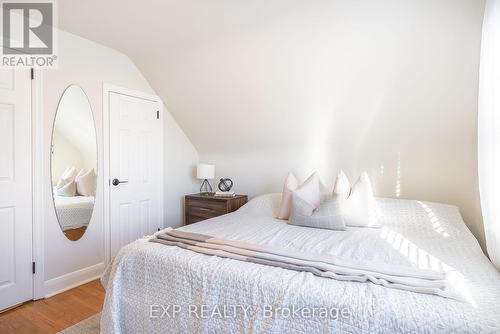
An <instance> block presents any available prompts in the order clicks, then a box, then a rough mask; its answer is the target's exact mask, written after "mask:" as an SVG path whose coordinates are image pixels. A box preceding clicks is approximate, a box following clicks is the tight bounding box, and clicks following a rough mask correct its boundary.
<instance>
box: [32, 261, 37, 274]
mask: <svg viewBox="0 0 500 334" xmlns="http://www.w3.org/2000/svg"><path fill="white" fill-rule="evenodd" d="M32 265H33V274H35V273H36V263H35V262H33V263H32Z"/></svg>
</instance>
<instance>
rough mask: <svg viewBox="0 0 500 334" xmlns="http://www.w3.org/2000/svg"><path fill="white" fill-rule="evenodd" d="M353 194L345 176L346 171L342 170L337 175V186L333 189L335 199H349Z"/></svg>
mask: <svg viewBox="0 0 500 334" xmlns="http://www.w3.org/2000/svg"><path fill="white" fill-rule="evenodd" d="M350 193H351V183H350V182H349V179H348V178H347V176H346V175H345V173H344V171H343V170H341V171H340V173H339V174H338V175H337V179H336V180H335V186H334V187H333V197H336V196H340V197H343V198H348V197H349V194H350Z"/></svg>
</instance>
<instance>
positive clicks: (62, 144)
mask: <svg viewBox="0 0 500 334" xmlns="http://www.w3.org/2000/svg"><path fill="white" fill-rule="evenodd" d="M52 146H53V147H54V153H53V154H52V165H51V169H52V184H53V185H55V184H57V181H58V180H59V178H60V177H61V175H62V173H64V171H65V170H66V168H71V167H75V168H76V169H77V170H78V171H80V170H81V169H83V168H86V160H85V158H84V157H83V154H82V152H81V151H80V150H79V149H78V148H77V147H76V146H75V145H73V143H72V142H71V141H70V140H69V139H68V138H66V137H65V136H64V135H63V134H62V133H60V132H59V131H57V130H56V131H54V138H53V142H52ZM93 160H94V161H96V157H95V156H94V159H93ZM96 167H97V164H94V165H93V168H96ZM96 169H97V168H96Z"/></svg>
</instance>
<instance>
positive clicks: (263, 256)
mask: <svg viewBox="0 0 500 334" xmlns="http://www.w3.org/2000/svg"><path fill="white" fill-rule="evenodd" d="M150 241H151V242H155V243H160V244H163V245H168V246H177V247H180V248H184V249H188V250H191V251H194V252H197V253H201V254H206V255H215V256H218V257H223V258H229V259H234V260H239V261H245V262H252V263H257V264H262V265H267V266H272V267H280V268H283V269H287V270H295V271H305V272H310V273H312V274H314V275H316V276H319V277H325V278H331V279H336V280H342V281H356V282H371V283H374V284H378V285H381V286H384V287H387V288H395V289H401V290H407V291H412V292H417V293H424V294H433V295H438V296H442V297H448V298H458V297H457V296H456V295H455V294H454V293H451V292H450V291H449V289H447V281H446V277H445V276H446V275H445V274H444V273H440V272H435V271H431V270H425V269H419V268H412V267H403V266H396V265H390V264H381V263H376V264H372V263H360V262H356V261H352V260H350V259H342V258H339V257H335V256H325V255H320V254H306V253H301V252H297V251H294V250H291V249H286V248H279V247H273V246H263V245H254V244H249V243H245V242H241V241H237V240H225V239H220V238H215V237H212V236H210V235H205V234H198V233H190V232H184V231H178V230H173V229H171V228H169V229H167V230H166V231H165V232H164V233H160V234H157V235H156V238H153V239H151V240H150Z"/></svg>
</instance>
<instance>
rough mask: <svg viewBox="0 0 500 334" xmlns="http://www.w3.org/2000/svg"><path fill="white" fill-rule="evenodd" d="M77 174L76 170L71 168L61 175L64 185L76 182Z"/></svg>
mask: <svg viewBox="0 0 500 334" xmlns="http://www.w3.org/2000/svg"><path fill="white" fill-rule="evenodd" d="M76 174H77V172H76V168H75V167H71V168H69V169H68V170H66V171H65V172H64V173H63V174H62V175H61V179H62V180H63V181H64V184H68V183H70V182H72V181H75V177H76Z"/></svg>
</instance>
